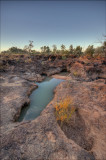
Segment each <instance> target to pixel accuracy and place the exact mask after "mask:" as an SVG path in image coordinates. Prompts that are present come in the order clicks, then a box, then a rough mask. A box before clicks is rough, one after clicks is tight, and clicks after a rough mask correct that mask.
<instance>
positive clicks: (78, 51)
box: [74, 46, 82, 56]
mask: <svg viewBox="0 0 106 160" xmlns="http://www.w3.org/2000/svg"><path fill="white" fill-rule="evenodd" d="M74 54H75V55H76V56H81V55H82V47H80V46H77V47H76V49H75V51H74Z"/></svg>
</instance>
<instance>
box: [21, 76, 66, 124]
mask: <svg viewBox="0 0 106 160" xmlns="http://www.w3.org/2000/svg"><path fill="white" fill-rule="evenodd" d="M62 81H64V80H62V79H55V78H51V77H47V78H46V79H45V80H44V81H43V82H40V83H36V84H37V85H38V88H37V89H35V90H34V91H33V92H32V94H31V95H30V97H29V98H30V104H29V105H28V106H27V107H24V108H23V109H22V112H21V115H20V117H19V119H18V121H19V122H21V121H25V120H33V119H35V118H36V117H38V116H39V115H40V113H41V111H42V110H43V109H44V108H45V107H46V106H47V104H48V103H49V102H50V101H51V100H52V99H53V96H54V94H53V91H54V89H55V87H56V86H57V85H58V84H59V83H60V82H62Z"/></svg>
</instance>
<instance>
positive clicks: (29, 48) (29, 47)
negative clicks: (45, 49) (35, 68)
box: [24, 41, 34, 53]
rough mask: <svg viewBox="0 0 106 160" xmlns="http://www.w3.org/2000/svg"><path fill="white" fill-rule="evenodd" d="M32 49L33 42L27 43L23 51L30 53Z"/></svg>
mask: <svg viewBox="0 0 106 160" xmlns="http://www.w3.org/2000/svg"><path fill="white" fill-rule="evenodd" d="M33 47H34V45H33V41H29V45H25V47H24V50H25V51H27V52H29V53H31V49H32V48H33Z"/></svg>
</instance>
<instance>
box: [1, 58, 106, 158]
mask: <svg viewBox="0 0 106 160" xmlns="http://www.w3.org/2000/svg"><path fill="white" fill-rule="evenodd" d="M0 64H1V67H0V69H1V80H0V81H1V95H0V98H1V119H0V122H1V133H0V138H1V154H0V159H2V160H105V159H106V143H105V142H106V136H105V135H106V110H105V80H106V77H105V60H104V59H87V58H85V59H84V58H72V57H69V58H66V59H65V60H63V59H62V57H61V56H28V55H20V56H14V57H12V56H11V57H8V56H5V57H1V61H0ZM61 71H68V72H69V75H68V76H64V79H66V81H64V82H62V83H61V84H60V85H59V86H58V87H57V88H56V89H55V94H54V99H53V100H52V101H51V102H50V103H49V104H48V106H47V107H46V108H45V109H44V110H43V111H42V113H41V115H40V116H39V117H38V118H36V119H35V120H32V121H26V122H17V119H18V117H19V115H20V112H21V109H22V107H25V106H26V105H27V104H28V103H29V98H28V97H29V95H30V93H31V92H32V90H33V89H36V88H37V85H36V84H35V83H34V82H35V81H36V82H38V81H42V80H43V79H44V78H45V76H50V75H54V74H57V73H60V72H61ZM55 76H56V75H55ZM59 78H61V77H59ZM66 96H68V97H70V98H71V99H72V100H73V103H74V105H75V107H76V108H77V110H76V112H75V114H74V115H73V116H72V119H71V120H70V122H69V124H64V125H63V126H62V127H60V125H59V123H58V122H57V121H56V118H55V114H54V111H55V110H54V104H55V102H57V101H59V100H60V99H61V98H62V99H63V98H65V97H66Z"/></svg>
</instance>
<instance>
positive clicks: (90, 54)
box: [85, 45, 95, 57]
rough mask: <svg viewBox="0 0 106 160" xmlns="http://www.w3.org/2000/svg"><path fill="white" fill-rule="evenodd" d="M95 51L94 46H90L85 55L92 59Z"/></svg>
mask: <svg viewBox="0 0 106 160" xmlns="http://www.w3.org/2000/svg"><path fill="white" fill-rule="evenodd" d="M94 51H95V49H94V47H93V45H91V46H90V45H89V46H88V48H87V49H86V50H85V54H87V55H89V56H91V57H92V56H93V54H94Z"/></svg>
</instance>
